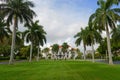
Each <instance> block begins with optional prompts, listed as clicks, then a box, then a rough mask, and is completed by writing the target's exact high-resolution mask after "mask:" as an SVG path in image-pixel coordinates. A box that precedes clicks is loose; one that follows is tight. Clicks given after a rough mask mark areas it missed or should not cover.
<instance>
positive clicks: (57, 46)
mask: <svg viewBox="0 0 120 80" xmlns="http://www.w3.org/2000/svg"><path fill="white" fill-rule="evenodd" d="M58 51H59V45H58V44H53V45H52V52H53V54H54V53H55V54H57V53H58Z"/></svg>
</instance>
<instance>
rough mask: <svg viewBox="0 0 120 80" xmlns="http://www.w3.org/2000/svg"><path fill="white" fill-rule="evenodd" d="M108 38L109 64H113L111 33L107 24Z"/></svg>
mask: <svg viewBox="0 0 120 80" xmlns="http://www.w3.org/2000/svg"><path fill="white" fill-rule="evenodd" d="M106 36H107V47H108V54H109V64H113V60H112V53H111V44H110V33H109V29H108V25H107V24H106Z"/></svg>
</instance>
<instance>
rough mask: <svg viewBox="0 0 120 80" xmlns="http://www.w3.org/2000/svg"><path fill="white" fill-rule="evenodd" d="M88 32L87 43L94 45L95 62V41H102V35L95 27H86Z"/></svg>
mask: <svg viewBox="0 0 120 80" xmlns="http://www.w3.org/2000/svg"><path fill="white" fill-rule="evenodd" d="M85 30H86V32H87V34H86V38H87V45H90V46H92V61H93V62H95V60H94V53H95V52H94V44H95V43H100V41H101V40H102V37H101V35H100V33H99V32H98V31H97V30H95V29H94V28H93V27H90V26H88V27H86V28H85Z"/></svg>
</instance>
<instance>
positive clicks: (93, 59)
mask: <svg viewBox="0 0 120 80" xmlns="http://www.w3.org/2000/svg"><path fill="white" fill-rule="evenodd" d="M91 45H92V62H93V63H94V62H95V55H94V53H95V52H94V46H93V43H92V44H91Z"/></svg>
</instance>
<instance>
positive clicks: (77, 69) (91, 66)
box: [0, 61, 120, 80]
mask: <svg viewBox="0 0 120 80" xmlns="http://www.w3.org/2000/svg"><path fill="white" fill-rule="evenodd" d="M119 74H120V65H108V64H101V63H92V62H83V61H40V62H31V63H29V62H22V63H16V64H14V65H0V80H120V76H119Z"/></svg>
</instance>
